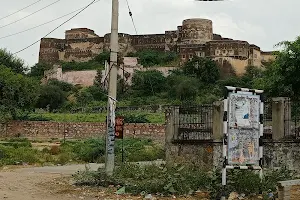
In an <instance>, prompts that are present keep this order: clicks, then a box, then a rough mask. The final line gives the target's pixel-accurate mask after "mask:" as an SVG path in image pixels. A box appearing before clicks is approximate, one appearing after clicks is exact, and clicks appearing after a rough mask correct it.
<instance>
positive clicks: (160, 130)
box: [0, 121, 165, 142]
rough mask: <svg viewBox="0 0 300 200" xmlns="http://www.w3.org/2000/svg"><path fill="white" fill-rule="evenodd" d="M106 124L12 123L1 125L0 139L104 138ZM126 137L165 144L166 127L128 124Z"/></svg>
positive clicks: (125, 132)
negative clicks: (146, 139) (147, 139)
mask: <svg viewBox="0 0 300 200" xmlns="http://www.w3.org/2000/svg"><path fill="white" fill-rule="evenodd" d="M105 131H106V125H105V123H91V122H80V123H79V122H64V123H62V122H38V121H11V122H9V123H7V124H0V137H1V138H5V137H18V136H19V137H26V138H29V139H51V138H60V139H61V138H64V137H65V138H67V139H83V138H90V137H96V136H104V135H105ZM124 134H125V137H134V138H149V139H153V140H156V141H159V142H164V137H165V125H163V124H126V125H125V131H124Z"/></svg>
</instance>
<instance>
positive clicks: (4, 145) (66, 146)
mask: <svg viewBox="0 0 300 200" xmlns="http://www.w3.org/2000/svg"><path fill="white" fill-rule="evenodd" d="M50 142H51V141H50ZM123 149H124V152H123V155H124V160H125V161H127V162H138V161H151V160H157V159H164V156H165V154H164V149H163V147H162V146H161V145H158V144H155V143H154V142H152V141H151V140H146V139H130V138H129V139H124V141H123ZM115 154H116V161H117V162H121V161H122V141H121V140H117V141H116V145H115ZM104 161H105V140H104V139H103V138H95V139H87V140H82V141H65V142H62V144H61V145H59V144H53V143H52V144H51V146H49V147H45V148H43V149H37V148H34V147H32V145H31V142H30V141H29V140H27V139H23V138H16V139H10V140H6V141H3V142H1V143H0V166H1V165H16V164H17V165H18V164H24V163H26V164H41V165H49V164H62V165H64V164H68V163H93V162H95V163H101V162H104Z"/></svg>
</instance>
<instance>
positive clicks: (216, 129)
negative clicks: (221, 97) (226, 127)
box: [213, 101, 224, 141]
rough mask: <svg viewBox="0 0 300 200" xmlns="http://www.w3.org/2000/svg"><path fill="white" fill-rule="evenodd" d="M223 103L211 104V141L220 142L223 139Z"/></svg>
mask: <svg viewBox="0 0 300 200" xmlns="http://www.w3.org/2000/svg"><path fill="white" fill-rule="evenodd" d="M223 114H224V103H223V101H216V102H214V103H213V140H214V141H221V140H222V138H223Z"/></svg>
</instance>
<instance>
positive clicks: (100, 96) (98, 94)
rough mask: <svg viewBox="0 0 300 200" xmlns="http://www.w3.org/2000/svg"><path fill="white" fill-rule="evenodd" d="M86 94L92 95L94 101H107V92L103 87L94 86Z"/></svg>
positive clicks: (87, 89)
mask: <svg viewBox="0 0 300 200" xmlns="http://www.w3.org/2000/svg"><path fill="white" fill-rule="evenodd" d="M86 92H88V93H90V94H91V96H92V100H93V101H106V100H107V96H106V92H105V91H104V90H103V89H102V88H101V87H98V86H95V85H93V86H90V87H88V88H86Z"/></svg>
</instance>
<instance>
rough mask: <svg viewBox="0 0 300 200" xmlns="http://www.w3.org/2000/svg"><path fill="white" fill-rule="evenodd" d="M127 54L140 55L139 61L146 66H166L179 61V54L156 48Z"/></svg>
mask: <svg viewBox="0 0 300 200" xmlns="http://www.w3.org/2000/svg"><path fill="white" fill-rule="evenodd" d="M127 56H131V57H138V58H139V62H140V63H141V64H142V65H143V66H145V67H152V66H165V65H169V64H175V63H176V61H179V56H178V55H177V54H176V53H175V52H162V51H155V50H141V51H138V52H136V53H129V54H128V55H127Z"/></svg>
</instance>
